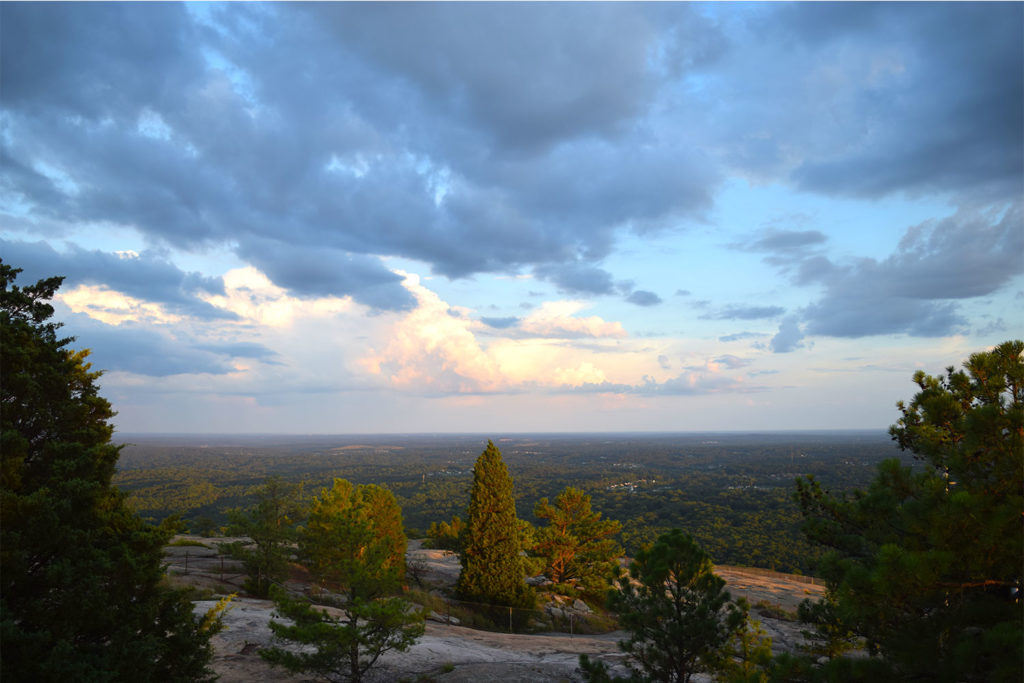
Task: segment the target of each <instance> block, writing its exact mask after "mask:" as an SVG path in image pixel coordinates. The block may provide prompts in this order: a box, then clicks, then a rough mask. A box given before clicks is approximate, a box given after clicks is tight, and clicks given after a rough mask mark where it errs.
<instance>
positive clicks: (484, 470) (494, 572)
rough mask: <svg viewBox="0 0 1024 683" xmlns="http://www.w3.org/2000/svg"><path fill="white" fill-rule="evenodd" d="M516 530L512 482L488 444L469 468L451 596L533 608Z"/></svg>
mask: <svg viewBox="0 0 1024 683" xmlns="http://www.w3.org/2000/svg"><path fill="white" fill-rule="evenodd" d="M520 534H521V530H520V524H519V520H518V518H517V517H516V501H515V496H514V494H513V492H512V477H510V476H509V474H508V468H506V467H505V462H504V461H503V460H502V459H501V452H500V451H498V449H497V447H496V446H495V445H494V444H493V443H492V442H490V441H488V442H487V448H486V449H484V452H483V453H481V454H480V457H479V458H477V461H476V466H475V467H474V468H473V489H472V491H471V492H470V499H469V514H468V519H467V521H466V533H465V543H464V544H463V549H462V571H461V572H460V573H459V580H458V582H457V583H456V584H455V590H456V592H457V593H458V595H459V597H460V598H461V599H463V600H468V601H471V602H483V603H489V604H494V605H509V606H513V607H529V606H532V602H533V597H532V594H531V593H530V592H529V589H528V587H527V586H526V584H525V583H524V581H523V578H524V576H525V570H524V567H523V561H522V558H521V557H520V556H519V553H520V551H521V550H522V546H521V543H520Z"/></svg>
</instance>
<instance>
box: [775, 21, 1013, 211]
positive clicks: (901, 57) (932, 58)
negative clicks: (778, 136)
mask: <svg viewBox="0 0 1024 683" xmlns="http://www.w3.org/2000/svg"><path fill="white" fill-rule="evenodd" d="M776 18H777V20H778V21H779V22H780V23H782V24H786V25H788V26H789V28H790V30H791V31H792V32H793V33H794V34H795V35H796V36H797V37H798V38H799V39H800V40H801V41H802V43H803V47H804V50H798V52H804V53H806V52H813V53H817V54H819V55H821V56H822V57H824V59H823V60H822V61H821V62H819V66H818V67H817V68H818V70H819V72H821V77H822V79H823V82H822V85H821V86H820V87H819V89H818V92H819V95H820V96H823V100H822V102H821V104H820V105H819V106H828V107H832V108H836V107H844V108H845V110H846V111H845V112H844V114H845V116H850V117H853V116H856V117H859V118H860V119H861V120H862V121H863V122H864V125H862V126H859V127H856V126H851V127H849V128H848V130H849V132H850V133H851V134H852V135H851V137H850V138H849V139H848V140H847V141H846V143H845V144H840V145H836V146H831V147H824V148H822V152H821V153H820V154H818V155H814V156H809V157H808V158H807V159H806V160H805V161H804V162H803V163H802V164H800V165H799V166H798V167H797V168H796V169H795V171H794V173H793V177H794V179H795V180H796V181H797V182H798V183H799V184H800V186H802V187H803V188H805V189H807V190H812V191H816V192H823V193H827V194H840V195H847V196H866V197H878V196H882V195H885V194H890V193H893V192H898V191H908V192H915V193H919V192H923V191H935V190H944V191H951V192H954V193H957V192H962V191H964V190H968V189H975V188H986V187H987V188H988V191H992V192H996V193H998V194H997V195H995V196H1000V197H1004V198H1007V197H1012V196H1014V195H1019V192H1020V185H1019V182H1020V181H1019V178H1020V169H1021V168H1022V166H1024V112H1022V110H1021V107H1020V102H1021V101H1022V100H1024V82H1022V80H1021V78H1020V74H1021V73H1022V72H1024V54H1022V53H1021V51H1020V49H1019V47H1020V40H1021V37H1022V28H1021V27H1022V26H1024V9H1022V7H1021V6H1020V5H1019V4H1008V5H999V6H987V7H986V6H978V5H973V4H970V3H967V4H949V5H932V6H927V7H920V8H918V7H909V6H901V5H886V6H875V7H847V6H829V7H825V6H814V7H806V8H800V10H799V11H794V8H780V11H779V12H778V13H777V14H776ZM897 26H898V27H899V29H898V30H897V29H896V27H897ZM938 45H941V46H942V49H941V50H937V49H935V46H938ZM827 55H831V56H827ZM826 69H832V71H831V73H830V74H829V76H830V77H831V81H830V82H829V83H828V85H826V84H825V82H824V79H825V78H827V77H829V76H826V73H828V72H826V71H825V70H826ZM840 69H841V70H842V72H840V71H839V70H840ZM840 73H842V74H844V75H840ZM844 78H845V80H843V79H844ZM939 82H941V83H942V84H943V87H942V88H935V87H934V84H935V83H939ZM953 92H955V93H956V97H950V95H949V93H953ZM890 121H899V122H901V124H902V125H895V126H893V125H879V124H881V123H883V122H890Z"/></svg>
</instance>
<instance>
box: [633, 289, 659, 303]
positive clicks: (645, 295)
mask: <svg viewBox="0 0 1024 683" xmlns="http://www.w3.org/2000/svg"><path fill="white" fill-rule="evenodd" d="M626 301H628V302H629V303H631V304H636V305H637V306H657V305H658V304H660V303H661V297H660V296H658V295H657V294H655V293H654V292H648V291H646V290H643V289H638V290H636V291H634V292H633V293H632V294H630V295H629V296H627V297H626Z"/></svg>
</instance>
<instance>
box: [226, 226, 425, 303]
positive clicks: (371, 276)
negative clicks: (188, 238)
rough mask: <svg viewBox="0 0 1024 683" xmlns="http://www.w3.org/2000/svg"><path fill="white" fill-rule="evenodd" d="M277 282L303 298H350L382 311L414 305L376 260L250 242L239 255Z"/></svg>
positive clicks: (397, 280)
mask: <svg viewBox="0 0 1024 683" xmlns="http://www.w3.org/2000/svg"><path fill="white" fill-rule="evenodd" d="M238 253H239V256H242V257H243V258H245V259H247V260H248V261H250V262H251V263H252V264H253V265H255V266H256V267H257V268H259V269H260V270H262V271H263V272H264V273H266V275H267V276H268V277H269V278H270V279H271V280H272V281H273V282H274V284H276V285H278V286H280V287H284V288H285V289H288V290H290V291H292V292H294V293H295V294H297V295H299V296H304V297H324V296H346V295H348V296H351V297H352V298H353V299H355V300H356V301H358V302H359V303H362V304H365V305H367V306H371V307H373V308H378V309H382V310H408V309H410V308H412V306H413V304H414V303H415V301H414V299H413V297H412V296H411V295H410V294H409V292H408V291H407V290H406V289H405V288H404V287H402V285H401V282H402V278H401V276H399V275H396V274H395V273H393V272H391V271H390V270H388V269H387V268H385V267H384V265H383V264H382V263H381V262H380V261H379V260H378V259H376V258H372V257H366V256H361V255H353V254H349V253H345V252H343V251H339V250H337V249H329V248H323V247H317V248H314V247H304V246H295V245H292V244H288V243H285V242H280V241H277V240H263V239H249V240H247V241H246V242H245V244H244V245H243V246H241V247H240V248H239V250H238Z"/></svg>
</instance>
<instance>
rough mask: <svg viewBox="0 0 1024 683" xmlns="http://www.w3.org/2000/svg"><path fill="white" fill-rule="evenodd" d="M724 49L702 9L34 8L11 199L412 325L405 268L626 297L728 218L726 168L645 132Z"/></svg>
mask: <svg viewBox="0 0 1024 683" xmlns="http://www.w3.org/2000/svg"><path fill="white" fill-rule="evenodd" d="M584 19H585V20H584ZM154 21H159V24H160V30H159V31H156V30H155V29H154V23H153V22H154ZM470 24H471V25H473V26H475V30H474V31H472V32H467V31H465V26H466V25H470ZM665 31H675V34H673V35H672V36H671V37H669V36H668V35H666V34H665V33H664V32H665ZM102 35H117V36H122V38H123V39H120V40H117V41H113V42H110V41H108V42H110V44H102V45H101V44H100V43H99V42H97V40H96V36H102ZM553 35H557V36H558V40H557V41H552V40H548V37H549V36H553ZM611 35H614V36H615V40H609V39H608V36H611ZM684 36H685V39H686V42H685V43H683V44H672V41H673V40H675V39H679V38H682V37H684ZM722 40H723V39H722V38H721V36H720V34H719V32H718V30H717V28H716V27H715V26H714V25H713V24H712V23H711V22H709V21H708V20H707V19H705V18H704V17H703V16H702V15H701V13H699V12H696V11H694V10H692V9H690V8H688V7H679V8H676V9H675V10H673V11H666V10H664V9H662V10H656V11H655V10H653V9H652V10H650V11H648V10H638V9H636V8H630V7H627V6H612V5H609V6H592V7H589V8H584V7H579V8H577V7H573V6H551V7H543V6H532V7H528V6H524V7H516V6H493V7H491V6H488V7H473V6H470V5H466V6H460V5H455V6H451V7H448V6H444V5H434V6H424V7H415V8H410V9H409V11H408V12H405V11H403V12H395V11H394V8H389V7H376V6H357V5H353V6H351V7H349V6H323V7H303V6H298V5H296V6H289V5H278V6H269V5H268V6H251V7H243V6H238V7H233V8H223V7H216V6H210V7H198V6H196V7H192V6H188V7H186V6H168V7H161V8H160V9H159V10H157V11H156V14H154V13H153V12H148V11H142V10H141V9H139V8H136V7H134V6H131V5H123V6H116V7H114V6H111V7H107V6H101V5H83V6H76V7H73V8H59V9H58V8H54V7H33V6H12V7H11V8H10V9H9V11H8V10H5V13H4V25H3V41H2V43H3V48H2V49H3V50H4V55H5V58H4V59H2V60H0V62H2V64H3V65H2V66H0V68H2V69H3V72H2V74H0V76H2V80H3V82H4V87H5V97H4V116H5V127H6V128H7V129H8V130H9V135H7V136H5V138H4V140H3V141H2V144H0V153H2V155H3V160H4V163H3V168H4V171H3V174H2V178H0V191H2V192H3V193H4V195H5V196H7V197H13V198H16V199H17V203H18V206H19V207H20V208H19V210H18V211H17V212H16V214H15V215H11V216H10V218H11V220H12V225H15V226H16V227H17V228H18V229H20V230H22V231H37V230H39V228H40V226H46V227H45V229H46V230H47V231H48V232H49V233H51V234H59V233H61V232H62V231H66V230H68V229H70V228H73V227H76V226H81V225H82V224H85V223H95V224H105V225H112V226H119V227H122V228H126V229H130V230H135V231H138V232H139V233H141V234H142V235H143V236H144V237H145V238H146V239H147V240H148V241H150V242H151V243H153V244H158V245H170V246H173V247H175V248H176V249H179V250H182V251H196V252H201V251H202V250H204V249H205V248H207V247H209V246H217V247H225V246H228V247H230V248H233V249H234V250H235V252H236V254H237V255H238V256H239V257H240V258H242V259H244V260H246V261H247V262H248V263H250V264H252V265H254V266H256V267H258V268H259V269H260V270H262V271H264V272H265V273H266V274H267V275H268V276H270V278H271V279H272V281H274V282H275V283H278V284H280V285H282V286H284V287H286V288H288V289H291V290H294V294H295V295H297V296H323V295H328V294H330V295H350V296H352V297H353V298H354V299H355V300H357V301H359V302H361V303H364V304H366V305H369V306H372V307H375V308H379V309H381V310H401V309H406V308H408V307H409V306H411V305H412V301H411V300H410V299H409V298H408V297H407V295H406V293H405V292H403V290H402V288H401V287H400V285H399V283H398V281H397V280H395V279H394V278H393V277H391V275H390V274H389V273H388V272H387V271H386V269H384V268H382V267H381V266H380V264H378V263H377V262H376V258H377V257H379V256H385V255H386V256H399V257H404V258H410V259H416V260H419V261H422V262H424V263H427V264H429V266H430V267H431V269H432V270H433V271H434V272H435V273H439V274H443V275H446V276H448V277H453V278H456V277H465V276H468V275H471V274H473V273H479V272H495V273H514V272H519V270H520V269H524V268H525V269H532V270H534V271H535V272H536V273H537V274H538V275H539V276H541V277H544V278H546V279H548V280H549V281H551V282H553V283H554V284H555V285H556V286H558V287H559V288H561V289H562V290H563V291H566V292H570V293H587V294H602V293H612V292H613V291H614V285H613V284H612V283H613V280H612V276H611V274H609V273H607V272H605V271H602V270H601V269H600V268H598V267H597V266H596V265H595V264H596V263H597V262H598V261H599V260H600V259H601V258H602V257H603V256H604V255H607V254H608V253H609V251H610V249H611V248H612V246H613V245H614V243H615V240H616V236H617V235H618V234H619V233H620V232H622V231H624V230H635V231H646V230H652V229H663V228H666V226H671V225H674V221H676V220H678V219H679V218H680V217H685V216H694V215H697V214H699V213H700V212H702V211H705V210H706V209H707V208H708V207H710V205H711V192H712V189H713V187H714V185H715V184H716V183H717V182H719V174H718V173H717V172H716V171H715V169H714V167H713V163H712V162H711V160H710V159H709V158H707V157H706V156H705V155H704V154H703V153H701V152H699V151H698V150H697V149H696V147H695V146H694V145H691V144H690V141H689V140H687V139H683V138H680V137H679V136H678V135H677V134H676V133H674V132H672V133H671V134H669V133H668V132H667V131H660V132H659V131H656V130H655V129H647V130H646V132H643V131H639V130H638V129H637V128H636V127H635V123H636V121H637V120H638V119H641V118H643V117H645V116H646V115H647V112H648V111H649V109H650V108H651V107H652V106H653V103H654V101H655V99H656V98H657V97H658V96H659V93H660V90H659V88H660V86H661V84H662V79H663V78H664V76H665V74H666V73H673V74H678V73H679V68H680V66H681V65H690V66H695V65H697V64H706V63H709V60H713V58H714V57H713V56H714V55H715V54H719V53H720V50H719V49H718V47H716V46H718V45H720V44H722ZM54 42H59V43H60V45H61V55H62V57H61V58H59V59H58V58H55V57H54V55H53V51H52V50H51V49H50V46H51V45H52V44H53V43H54ZM609 45H613V46H614V47H613V48H612V49H609ZM510 55H511V56H512V57H511V58H510ZM653 55H659V56H658V57H657V58H655V59H654V60H653V61H652V56H653ZM664 58H670V59H671V60H672V64H668V63H663V59H664ZM140 64H145V65H146V68H144V69H142V68H138V67H137V65H140ZM42 84H46V85H45V87H44V86H43V85H42ZM111 84H116V87H114V86H113V85H111ZM652 135H653V136H654V137H653V138H652V137H651V136H652ZM580 168H586V169H587V173H586V174H581V173H580V172H579V169H580Z"/></svg>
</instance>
